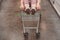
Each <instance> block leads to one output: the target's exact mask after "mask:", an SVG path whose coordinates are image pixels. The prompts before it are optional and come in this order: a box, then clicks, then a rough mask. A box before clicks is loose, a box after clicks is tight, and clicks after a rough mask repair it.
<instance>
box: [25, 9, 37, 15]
mask: <svg viewBox="0 0 60 40" xmlns="http://www.w3.org/2000/svg"><path fill="white" fill-rule="evenodd" d="M25 12H26V14H30V13H31V14H32V15H34V14H35V12H36V11H35V9H32V10H30V9H26V11H25Z"/></svg>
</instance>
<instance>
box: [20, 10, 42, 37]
mask: <svg viewBox="0 0 60 40" xmlns="http://www.w3.org/2000/svg"><path fill="white" fill-rule="evenodd" d="M21 17H22V24H23V33H24V36H25V37H28V32H26V29H27V30H30V29H35V30H36V38H39V36H40V32H39V25H40V21H41V13H40V12H39V11H38V12H36V13H35V14H34V15H31V14H30V15H28V14H26V13H25V12H24V11H21ZM29 21H30V22H33V21H34V22H37V25H36V26H35V27H33V26H26V25H25V22H27V25H29V24H28V22H29Z"/></svg>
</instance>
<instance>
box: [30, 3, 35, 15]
mask: <svg viewBox="0 0 60 40" xmlns="http://www.w3.org/2000/svg"><path fill="white" fill-rule="evenodd" d="M31 12H32V15H34V14H35V12H36V4H32V5H31Z"/></svg>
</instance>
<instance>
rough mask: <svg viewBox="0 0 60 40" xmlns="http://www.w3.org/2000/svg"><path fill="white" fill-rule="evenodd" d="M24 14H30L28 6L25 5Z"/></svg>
mask: <svg viewBox="0 0 60 40" xmlns="http://www.w3.org/2000/svg"><path fill="white" fill-rule="evenodd" d="M25 12H26V13H27V14H30V8H29V4H25Z"/></svg>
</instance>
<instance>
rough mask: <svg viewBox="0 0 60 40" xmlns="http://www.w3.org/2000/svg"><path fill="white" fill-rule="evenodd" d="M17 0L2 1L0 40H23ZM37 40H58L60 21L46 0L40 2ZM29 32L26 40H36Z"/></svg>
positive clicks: (59, 39) (59, 37) (59, 38)
mask: <svg viewBox="0 0 60 40" xmlns="http://www.w3.org/2000/svg"><path fill="white" fill-rule="evenodd" d="M18 2H19V0H3V2H2V4H1V10H0V40H24V36H23V28H22V23H21V17H19V15H18V14H20V12H19V3H18ZM41 6H42V10H41V14H42V21H41V24H40V33H41V35H40V39H39V40H60V19H59V18H58V16H57V14H56V12H55V11H54V9H53V8H52V7H51V5H50V3H49V1H48V0H42V2H41ZM32 32H33V31H31V32H30V33H29V38H28V40H37V39H36V38H35V34H34V33H32Z"/></svg>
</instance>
